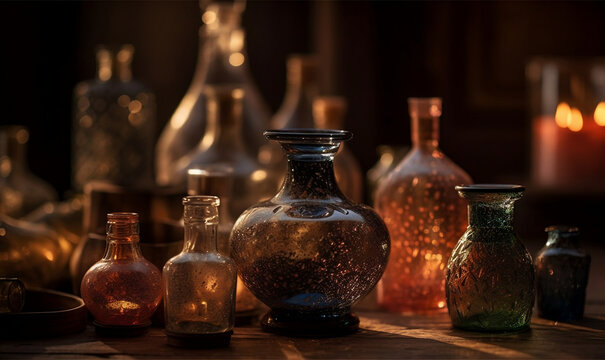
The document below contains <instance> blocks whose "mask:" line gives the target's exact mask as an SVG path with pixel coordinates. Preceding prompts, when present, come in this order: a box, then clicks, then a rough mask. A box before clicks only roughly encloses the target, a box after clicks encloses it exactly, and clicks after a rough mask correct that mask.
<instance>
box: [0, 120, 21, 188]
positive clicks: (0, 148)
mask: <svg viewBox="0 0 605 360" xmlns="http://www.w3.org/2000/svg"><path fill="white" fill-rule="evenodd" d="M16 136H18V135H16ZM11 137H12V135H9V133H8V131H7V132H6V133H0V177H4V178H6V177H9V176H10V175H11V174H15V173H21V172H24V171H27V162H26V145H25V143H24V142H23V143H21V142H19V141H18V139H16V138H11Z"/></svg>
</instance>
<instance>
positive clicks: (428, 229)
mask: <svg viewBox="0 0 605 360" xmlns="http://www.w3.org/2000/svg"><path fill="white" fill-rule="evenodd" d="M408 105H409V112H410V117H411V120H412V121H411V123H412V146H413V147H412V150H411V151H410V152H409V153H408V154H407V156H406V157H405V158H404V159H403V160H402V161H401V163H399V165H397V167H396V168H395V169H394V170H393V171H392V172H391V173H390V174H389V175H388V176H387V177H386V178H385V179H384V180H383V181H381V183H380V184H379V185H378V190H377V193H376V201H375V208H376V211H377V212H378V213H379V214H380V215H381V216H382V218H383V219H384V222H385V223H386V224H387V227H388V228H389V233H390V235H391V241H392V250H391V257H390V260H389V264H388V265H387V269H386V271H385V273H384V275H383V277H382V279H381V281H380V283H379V284H378V304H379V305H380V306H381V307H382V308H384V309H386V310H389V311H393V312H416V313H423V312H434V311H440V310H445V288H444V285H445V265H446V262H447V259H448V258H449V256H450V254H451V252H452V249H453V248H454V245H456V242H457V241H458V239H459V238H460V235H462V234H463V233H464V230H465V228H466V204H465V203H464V200H462V199H460V198H459V197H458V196H457V194H456V192H455V191H454V186H455V185H458V184H469V183H471V178H470V177H469V176H468V174H467V173H466V172H464V170H462V169H461V168H459V167H458V166H457V165H456V164H454V163H453V162H452V161H451V160H450V159H448V158H447V156H445V154H444V153H443V152H442V151H441V150H440V149H439V117H440V116H441V99H440V98H410V99H409V100H408Z"/></svg>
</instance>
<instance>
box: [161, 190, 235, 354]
mask: <svg viewBox="0 0 605 360" xmlns="http://www.w3.org/2000/svg"><path fill="white" fill-rule="evenodd" d="M219 204H220V200H219V198H218V197H216V196H203V195H202V196H187V197H185V198H183V205H184V207H185V211H184V215H183V220H184V222H185V246H184V248H183V251H182V252H181V253H180V254H178V255H177V256H175V257H173V258H172V259H170V260H168V262H167V263H166V265H164V270H163V272H162V275H163V281H164V316H165V325H166V334H167V335H168V344H169V345H174V346H195V347H217V346H227V345H228V344H229V341H230V339H231V334H232V333H233V330H232V329H233V323H234V318H235V317H234V315H235V289H236V285H235V283H236V281H237V280H236V279H237V269H236V267H235V263H234V262H233V260H231V258H229V257H228V256H225V255H223V254H221V253H219V251H218V249H217V241H216V240H217V230H218V224H219V211H218V206H219Z"/></svg>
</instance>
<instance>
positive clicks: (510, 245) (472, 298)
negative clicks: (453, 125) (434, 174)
mask: <svg viewBox="0 0 605 360" xmlns="http://www.w3.org/2000/svg"><path fill="white" fill-rule="evenodd" d="M456 190H457V191H458V192H459V193H460V196H461V197H463V198H464V199H466V200H467V201H468V203H469V204H468V218H469V220H468V223H469V225H468V228H467V230H466V232H465V233H464V235H462V237H461V238H460V241H458V244H457V245H456V248H455V249H454V251H453V252H452V256H451V257H450V259H449V261H448V263H447V275H446V285H445V291H446V296H447V307H448V310H449V314H450V318H451V320H452V324H453V325H454V327H457V328H460V329H465V330H473V331H517V330H523V329H525V328H527V327H529V322H530V320H531V313H532V308H533V304H534V267H533V265H532V260H531V256H530V255H529V252H527V249H526V248H525V246H524V245H523V244H522V243H521V241H519V238H518V237H517V235H516V234H515V232H514V229H513V211H514V208H513V204H514V202H515V201H516V200H518V199H519V198H521V196H522V194H523V191H524V190H525V188H523V187H522V186H519V185H469V186H456Z"/></svg>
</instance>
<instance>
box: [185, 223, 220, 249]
mask: <svg viewBox="0 0 605 360" xmlns="http://www.w3.org/2000/svg"><path fill="white" fill-rule="evenodd" d="M217 231H218V224H216V223H213V224H209V223H207V222H205V221H204V220H203V219H187V220H185V247H184V248H183V252H217V251H218V250H217V247H216V240H217Z"/></svg>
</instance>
